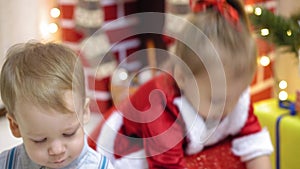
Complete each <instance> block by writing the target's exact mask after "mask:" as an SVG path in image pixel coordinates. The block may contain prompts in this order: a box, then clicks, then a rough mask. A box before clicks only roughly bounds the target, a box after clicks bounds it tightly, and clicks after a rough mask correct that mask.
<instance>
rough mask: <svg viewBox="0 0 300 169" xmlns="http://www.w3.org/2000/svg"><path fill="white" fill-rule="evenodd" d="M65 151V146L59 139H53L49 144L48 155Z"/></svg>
mask: <svg viewBox="0 0 300 169" xmlns="http://www.w3.org/2000/svg"><path fill="white" fill-rule="evenodd" d="M65 151H66V148H65V146H64V144H63V143H62V142H61V141H59V140H56V141H53V142H52V144H51V145H50V148H49V149H48V153H49V155H60V154H62V153H64V152H65Z"/></svg>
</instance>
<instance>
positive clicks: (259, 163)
mask: <svg viewBox="0 0 300 169" xmlns="http://www.w3.org/2000/svg"><path fill="white" fill-rule="evenodd" d="M246 167H247V169H272V165H271V161H270V156H268V155H263V156H259V157H257V158H254V159H252V160H249V161H247V162H246Z"/></svg>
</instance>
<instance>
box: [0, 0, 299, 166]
mask: <svg viewBox="0 0 300 169" xmlns="http://www.w3.org/2000/svg"><path fill="white" fill-rule="evenodd" d="M244 2H245V5H246V6H245V8H246V10H247V12H248V14H249V15H250V18H251V26H252V28H253V32H254V33H255V36H256V38H257V45H258V68H257V72H256V75H255V77H254V80H253V83H252V85H251V97H252V101H253V102H255V103H257V105H258V106H256V108H257V109H258V110H257V111H260V112H258V114H259V113H261V112H262V113H266V112H265V110H267V111H273V109H272V108H273V107H275V109H276V110H274V111H277V109H280V110H278V111H281V109H282V108H283V107H280V105H279V106H278V105H277V103H278V102H280V101H291V102H293V103H297V102H296V92H297V90H299V89H300V78H299V77H300V66H299V57H300V54H299V46H300V42H299V41H300V33H299V32H300V27H299V24H300V3H299V0H244ZM188 3H189V1H188V0H166V1H162V0H153V1H149V0H148V2H147V0H22V1H19V0H10V1H5V0H0V23H1V24H0V67H1V66H2V64H3V62H4V59H5V58H4V56H5V53H6V51H7V49H8V48H9V47H10V46H11V45H13V44H15V43H20V42H27V41H29V40H32V39H36V40H39V41H44V42H48V41H54V42H58V43H63V44H66V45H68V46H70V47H71V48H72V49H74V50H75V51H77V52H79V55H80V59H81V61H82V62H83V64H84V67H85V72H86V82H87V92H88V94H89V97H91V99H92V105H91V110H92V112H93V113H94V114H92V115H93V116H94V117H95V118H92V122H91V123H90V124H89V126H88V127H87V130H88V131H90V130H91V129H92V128H93V126H94V125H95V124H96V123H97V122H98V121H99V118H101V117H100V116H97V115H95V114H99V113H100V114H101V112H104V111H106V110H107V109H108V108H109V107H110V106H111V105H112V104H113V103H112V97H114V95H113V94H111V88H110V83H111V78H110V77H111V75H112V72H113V70H114V68H115V67H116V65H118V64H119V63H121V62H122V61H123V60H126V59H125V58H126V57H128V56H129V55H131V54H134V53H135V52H137V51H139V50H141V49H151V48H153V47H155V48H160V49H166V50H171V49H172V47H173V44H174V40H173V39H172V37H168V36H164V35H163V34H164V31H173V32H178V31H179V30H178V29H179V28H178V25H176V23H174V21H172V19H170V18H168V17H166V18H158V19H157V20H156V21H155V24H154V25H153V26H154V29H157V30H158V31H160V32H161V35H153V34H150V35H139V36H132V37H129V38H126V39H122V38H121V37H122V36H121V35H124V34H126V32H128V31H129V30H133V29H136V27H138V25H139V24H145V23H144V22H146V21H141V20H138V18H126V19H125V20H122V21H118V22H112V21H115V20H117V19H119V18H122V17H123V16H128V15H130V14H135V13H139V12H162V13H170V14H174V15H177V16H180V17H185V16H186V14H187V13H188V12H189V6H188ZM109 23H112V24H109ZM101 28H104V29H103V32H100V33H99V32H98V33H97V30H99V29H101ZM94 33H96V34H94ZM92 35H93V37H91V36H92ZM87 41H88V42H87ZM97 44H101V46H97ZM83 48H84V50H83V51H81V50H82V49H83ZM107 50H109V53H107ZM103 53H105V55H106V59H105V61H104V62H103V64H104V65H102V66H101V68H99V67H98V66H99V65H96V66H95V65H94V64H93V63H94V62H95V58H97V57H98V56H101V55H102V54H103ZM144 55H145V63H137V62H135V60H134V57H133V59H127V60H126V62H125V63H123V67H122V69H120V71H118V72H117V73H118V76H117V77H118V78H117V79H116V84H118V83H120V84H122V83H123V81H126V80H127V79H128V77H129V76H130V73H132V72H134V71H136V70H137V69H139V68H140V67H141V65H143V64H147V65H150V66H151V65H152V66H155V64H156V62H157V61H159V60H160V58H159V55H158V54H157V53H156V54H155V52H154V54H153V52H152V54H151V51H149V52H147V53H146V54H144ZM149 55H154V57H151V56H149ZM96 61H97V59H96ZM149 77H151V75H149V73H148V74H143V76H141V77H139V78H138V79H137V84H140V83H143V82H145V81H146V80H147V79H148V78H149ZM114 87H115V88H114V89H115V90H116V91H118V89H119V88H118V85H115V86H114ZM116 93H117V95H118V96H117V97H122V95H121V94H120V93H119V92H116ZM270 101H271V102H270ZM0 108H1V109H2V110H1V118H0V152H2V151H3V150H5V149H8V148H11V147H12V146H14V145H16V144H19V143H21V142H22V141H21V140H20V139H16V138H14V137H12V135H11V134H10V131H9V129H8V123H7V121H6V119H5V118H4V117H5V116H4V111H3V104H2V101H1V100H0ZM284 109H287V110H286V111H288V110H289V107H288V108H284ZM274 114H276V113H274ZM276 116H277V115H276ZM299 117H300V116H299ZM260 119H262V121H263V122H262V123H263V124H264V125H268V123H269V122H265V121H264V118H260ZM269 119H270V118H269ZM267 121H268V120H267ZM299 121H300V120H299V118H298V117H297V119H296V123H297V124H296V126H297V129H300V124H298V123H299ZM270 123H273V122H270ZM268 127H270V126H268ZM273 127H274V126H271V127H270V128H271V129H270V130H272V128H273ZM298 127H299V128H298ZM294 128H295V127H294V126H293V129H294ZM289 132H290V131H289ZM298 132H299V130H298ZM299 133H300V132H299ZM274 137H275V136H274ZM299 138H300V137H299ZM273 141H274V139H273ZM296 141H297V140H296ZM299 142H300V140H298V143H299ZM275 144H277V143H275V141H274V145H275ZM298 151H300V150H299V148H298ZM275 155H276V154H275ZM273 160H275V156H274V157H273ZM289 169H290V168H289Z"/></svg>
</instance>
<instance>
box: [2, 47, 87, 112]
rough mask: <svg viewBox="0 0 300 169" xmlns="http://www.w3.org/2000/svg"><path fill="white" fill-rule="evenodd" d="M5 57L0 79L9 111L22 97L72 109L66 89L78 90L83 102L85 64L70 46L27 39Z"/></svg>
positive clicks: (60, 109) (53, 106)
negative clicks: (67, 99)
mask: <svg viewBox="0 0 300 169" xmlns="http://www.w3.org/2000/svg"><path fill="white" fill-rule="evenodd" d="M6 57H7V58H6V61H5V63H4V65H3V67H2V71H1V79H0V83H1V97H2V100H3V103H4V105H5V107H6V109H7V111H8V113H14V111H15V104H16V101H17V100H19V99H20V100H25V101H27V102H29V103H33V104H37V105H39V106H43V107H44V108H51V109H54V110H57V111H60V112H70V110H69V109H68V108H67V107H66V105H65V102H64V93H65V91H66V90H73V91H75V92H76V97H81V98H82V101H83V104H84V99H85V85H84V73H83V68H82V66H81V63H80V61H79V58H78V57H77V55H76V53H75V52H74V51H72V50H71V49H70V48H68V47H66V46H63V45H60V44H55V43H46V44H43V43H37V42H28V43H21V44H17V45H14V46H12V47H11V48H10V49H9V50H8V52H7V56H6ZM78 94H79V96H78ZM73 97H75V96H73ZM81 98H80V99H81Z"/></svg>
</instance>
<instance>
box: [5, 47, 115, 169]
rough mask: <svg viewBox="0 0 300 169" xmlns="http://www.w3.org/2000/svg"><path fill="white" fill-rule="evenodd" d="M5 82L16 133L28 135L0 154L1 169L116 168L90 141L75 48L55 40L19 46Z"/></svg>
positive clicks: (11, 53)
mask: <svg viewBox="0 0 300 169" xmlns="http://www.w3.org/2000/svg"><path fill="white" fill-rule="evenodd" d="M0 82H1V97H2V100H3V103H4V105H5V107H6V109H7V115H6V117H7V119H8V120H9V125H10V129H11V132H12V134H13V135H14V136H15V137H22V139H23V144H21V145H18V146H16V147H14V148H12V149H10V150H7V151H4V152H2V153H1V154H0V168H1V169H42V168H64V169H74V168H78V169H85V168H93V169H98V168H101V169H102V168H113V167H112V165H111V163H110V162H109V160H108V159H107V158H106V157H105V156H102V155H100V154H98V153H97V152H95V151H94V150H92V149H91V148H90V147H89V146H88V145H87V141H86V137H85V134H84V129H83V125H84V124H85V123H87V122H88V120H89V115H90V114H89V113H90V112H89V107H88V106H89V102H88V100H87V99H86V95H85V85H84V75H83V69H82V66H81V64H80V62H79V61H78V57H77V56H76V54H75V52H73V51H72V50H71V49H69V48H67V47H65V46H62V45H59V44H55V43H47V44H42V43H24V44H17V45H15V46H13V47H11V48H10V49H9V51H8V53H7V58H6V61H5V63H4V65H3V67H2V71H1V79H0Z"/></svg>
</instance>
